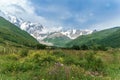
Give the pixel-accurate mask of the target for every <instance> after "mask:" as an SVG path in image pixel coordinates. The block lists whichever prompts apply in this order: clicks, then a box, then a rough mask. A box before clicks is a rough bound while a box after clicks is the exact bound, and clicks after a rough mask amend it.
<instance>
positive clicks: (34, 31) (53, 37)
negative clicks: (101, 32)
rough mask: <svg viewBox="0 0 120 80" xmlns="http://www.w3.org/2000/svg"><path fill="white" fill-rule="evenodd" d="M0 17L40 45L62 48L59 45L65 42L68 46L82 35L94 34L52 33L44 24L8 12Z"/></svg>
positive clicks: (75, 31) (0, 14) (2, 13)
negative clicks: (27, 34) (25, 19)
mask: <svg viewBox="0 0 120 80" xmlns="http://www.w3.org/2000/svg"><path fill="white" fill-rule="evenodd" d="M0 16H2V17H4V18H5V19H7V20H8V21H10V22H11V23H13V24H15V25H16V26H18V27H19V28H20V29H22V30H25V31H26V32H28V33H29V34H30V35H32V36H33V37H34V38H36V39H37V40H38V41H39V42H40V43H42V44H46V45H55V46H56V45H57V46H61V45H59V44H62V43H63V42H64V44H66V43H67V42H69V41H71V40H73V39H76V38H77V37H79V36H81V35H87V34H91V33H92V32H93V31H91V30H76V29H71V30H65V31H64V30H60V31H57V30H56V31H54V32H50V31H48V30H47V28H46V27H44V26H42V24H40V23H32V22H30V21H24V19H22V18H19V17H16V16H14V15H11V14H8V13H6V12H2V11H0ZM62 40H63V41H62ZM61 42H62V43H61ZM64 44H63V45H64Z"/></svg>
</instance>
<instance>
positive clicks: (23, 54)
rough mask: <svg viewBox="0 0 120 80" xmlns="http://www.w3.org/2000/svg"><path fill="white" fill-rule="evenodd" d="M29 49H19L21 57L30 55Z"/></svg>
mask: <svg viewBox="0 0 120 80" xmlns="http://www.w3.org/2000/svg"><path fill="white" fill-rule="evenodd" d="M28 52H29V50H28V49H21V50H20V51H19V54H20V56H21V57H26V56H27V55H28Z"/></svg>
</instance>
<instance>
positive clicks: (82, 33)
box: [61, 29, 93, 39]
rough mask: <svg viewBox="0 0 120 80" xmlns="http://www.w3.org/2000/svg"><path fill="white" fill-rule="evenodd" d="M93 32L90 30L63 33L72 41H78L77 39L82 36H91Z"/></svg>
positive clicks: (74, 30)
mask: <svg viewBox="0 0 120 80" xmlns="http://www.w3.org/2000/svg"><path fill="white" fill-rule="evenodd" d="M92 32H93V31H90V30H76V29H73V30H68V31H62V32H61V33H62V34H63V35H66V36H68V37H69V38H70V39H76V38H77V37H79V36H81V35H87V34H91V33H92Z"/></svg>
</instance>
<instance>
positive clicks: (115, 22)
mask: <svg viewBox="0 0 120 80" xmlns="http://www.w3.org/2000/svg"><path fill="white" fill-rule="evenodd" d="M117 26H120V16H118V17H115V18H113V19H111V20H109V21H104V22H100V23H96V24H93V25H91V26H90V28H89V29H91V30H93V29H97V30H103V29H108V28H113V27H117Z"/></svg>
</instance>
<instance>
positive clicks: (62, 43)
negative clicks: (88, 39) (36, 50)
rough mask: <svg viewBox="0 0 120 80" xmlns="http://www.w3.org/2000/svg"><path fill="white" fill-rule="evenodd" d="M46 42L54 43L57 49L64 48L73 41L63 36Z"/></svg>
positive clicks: (46, 39)
mask: <svg viewBox="0 0 120 80" xmlns="http://www.w3.org/2000/svg"><path fill="white" fill-rule="evenodd" d="M44 41H46V42H49V43H53V45H54V46H57V47H64V46H65V44H66V43H68V42H70V41H71V39H70V38H68V37H66V36H61V37H55V38H45V39H44Z"/></svg>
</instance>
